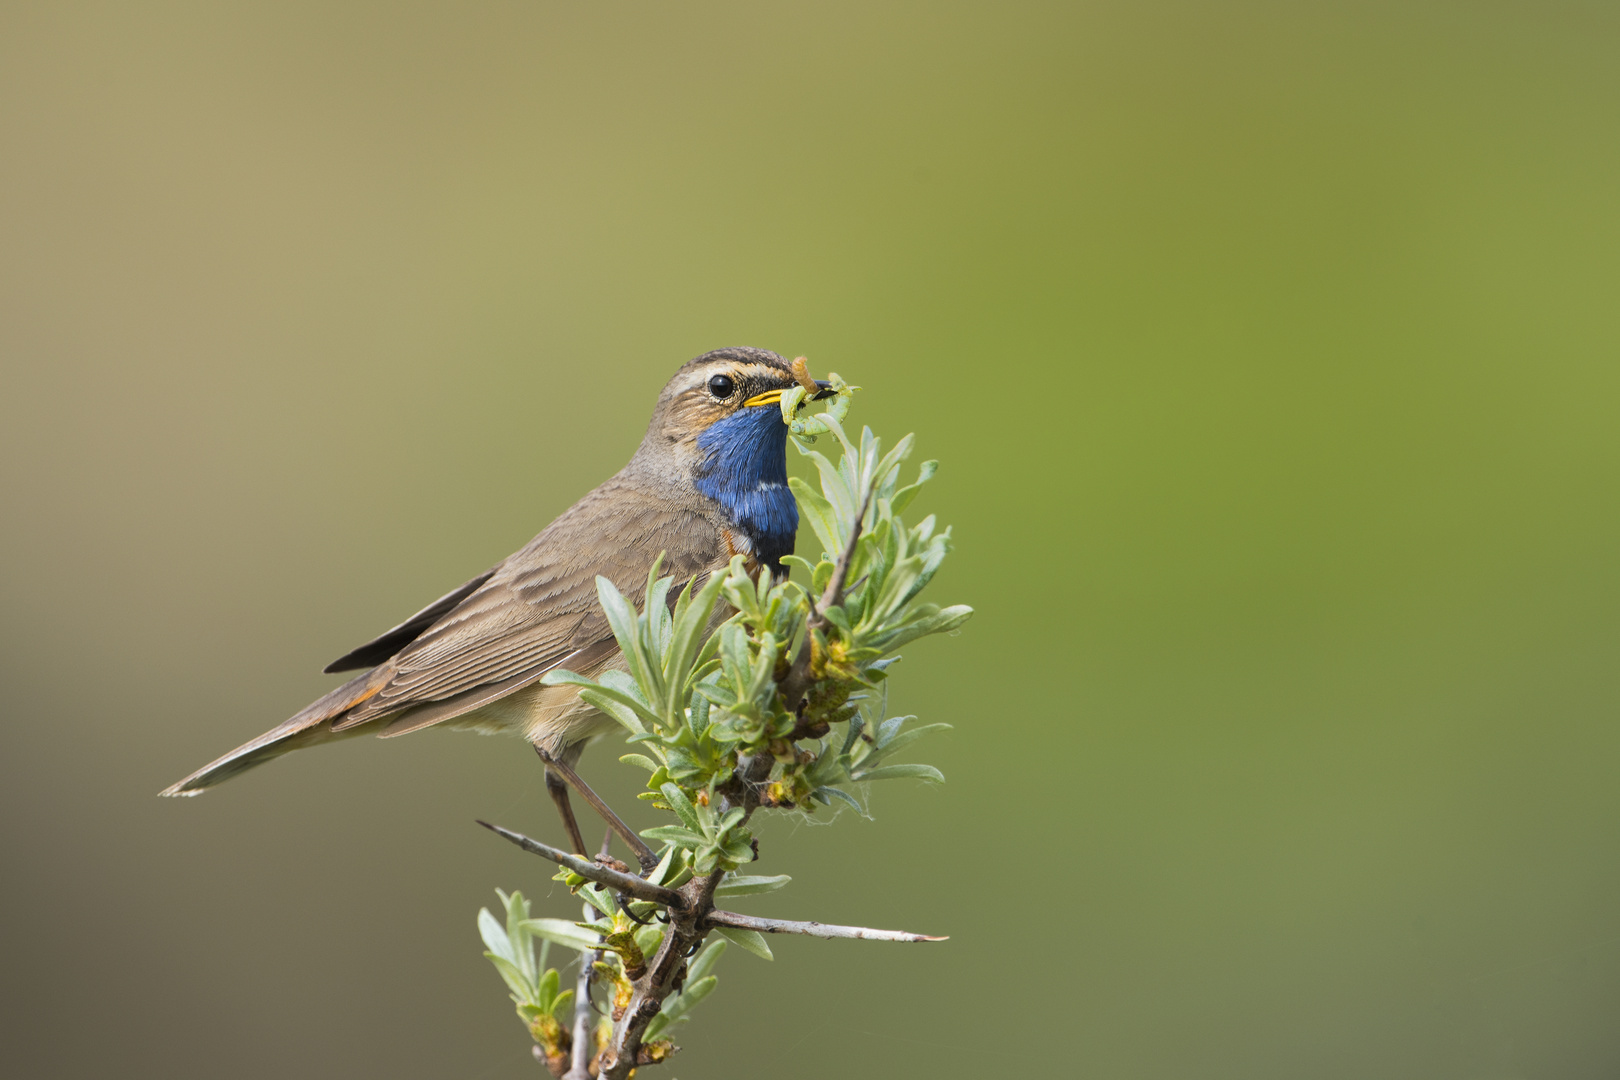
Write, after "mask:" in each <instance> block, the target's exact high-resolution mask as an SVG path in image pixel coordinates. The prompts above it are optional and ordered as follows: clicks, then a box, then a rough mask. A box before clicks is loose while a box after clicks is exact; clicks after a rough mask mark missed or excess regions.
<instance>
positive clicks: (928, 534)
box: [479, 358, 972, 1080]
mask: <svg viewBox="0 0 1620 1080" xmlns="http://www.w3.org/2000/svg"><path fill="white" fill-rule="evenodd" d="M794 376H795V378H796V380H797V381H798V385H797V386H794V387H792V388H790V389H789V390H788V391H787V392H786V393H784V395H783V398H782V409H783V415H784V418H791V421H790V422H791V424H792V425H794V426H793V427H792V430H793V432H794V434H795V435H796V436H802V437H803V438H804V439H805V440H807V439H808V438H809V437H811V436H814V435H817V434H831V435H833V436H834V437H835V438H836V440H837V442H838V444H839V447H840V449H841V451H842V453H841V454H840V455H839V457H838V460H837V461H836V462H835V461H833V460H832V459H830V458H828V457H826V456H824V455H823V454H820V453H817V452H816V451H815V450H813V449H810V448H809V447H807V446H806V445H804V443H803V441H801V440H799V439H796V440H795V445H796V446H798V447H799V449H800V451H801V453H803V454H804V455H805V457H806V458H807V459H808V460H809V462H810V463H811V464H812V465H813V467H814V470H815V473H816V475H817V479H818V481H819V483H818V484H817V485H816V486H812V485H811V484H809V483H806V482H805V481H804V480H801V479H799V478H792V479H790V481H789V483H790V485H791V487H792V490H793V493H794V496H795V498H796V499H797V501H798V505H799V508H800V511H801V513H802V515H803V518H804V520H805V521H806V523H807V524H808V525H809V526H810V528H811V529H812V530H813V531H814V533H815V536H816V540H817V541H818V542H819V546H820V547H821V554H820V557H819V558H817V559H815V560H814V561H812V560H810V559H807V558H803V557H799V556H791V555H790V556H787V557H786V558H785V559H784V560H783V561H784V563H785V564H787V565H788V566H790V567H791V568H792V572H793V577H794V578H796V579H797V580H789V579H785V578H784V579H773V578H772V576H771V575H769V574H761V575H759V576H758V577H752V576H750V575H749V573H748V570H747V567H746V565H745V563H744V560H743V559H742V558H741V557H738V558H736V559H734V560H733V561H732V562H731V564H730V565H729V566H727V567H726V568H725V569H724V570H723V571H721V572H717V573H714V574H711V575H709V576H708V577H707V578H700V579H698V580H695V581H690V582H686V583H684V587H682V588H680V589H678V590H677V589H676V588H675V582H674V581H673V580H672V579H671V578H670V577H667V576H665V577H660V576H659V568H658V567H656V566H655V567H654V569H653V572H652V573H651V574H650V575H649V578H648V581H647V586H646V589H645V592H644V595H643V596H642V597H641V598H640V600H641V603H640V604H639V605H638V604H637V603H634V602H632V600H631V599H630V598H628V597H626V596H624V595H622V594H621V593H620V592H619V590H618V589H617V588H615V587H614V586H613V584H612V583H611V582H609V581H607V580H606V579H605V578H598V579H597V595H598V599H599V601H600V603H601V606H602V609H603V612H604V613H605V614H606V616H607V619H608V622H609V624H610V625H611V627H612V629H613V634H614V637H615V638H616V639H617V641H618V644H619V647H620V650H621V653H622V655H623V657H624V662H625V670H623V671H608V672H605V673H603V674H602V675H601V676H600V677H599V678H598V679H594V680H593V679H588V678H585V677H583V676H580V675H577V674H574V673H572V672H565V671H555V672H552V673H551V674H549V675H547V676H546V677H545V682H547V683H548V684H551V685H573V686H577V687H578V688H579V693H580V697H581V698H582V699H583V700H584V701H586V702H588V703H590V704H591V705H594V706H596V707H597V708H598V709H600V710H601V711H602V712H603V713H605V714H606V715H608V716H610V717H612V718H613V719H614V720H615V721H617V722H618V723H619V724H620V725H621V726H622V727H623V728H624V730H625V734H626V736H627V739H628V741H629V743H630V744H631V747H630V749H631V752H630V753H627V754H625V755H624V756H623V757H622V758H620V760H621V761H623V762H624V763H626V764H629V765H634V766H637V767H638V768H641V769H643V770H645V771H646V773H647V785H646V790H645V791H644V792H642V794H641V798H642V799H643V800H644V801H645V802H646V803H647V804H648V806H649V808H650V809H652V810H656V811H659V812H661V813H663V814H664V815H666V816H665V818H664V820H663V821H662V822H661V823H659V824H657V825H655V826H653V827H651V828H646V829H643V830H642V831H641V832H640V838H641V839H640V840H638V841H637V844H638V845H641V846H642V849H643V850H642V856H643V858H642V867H643V869H642V872H641V873H640V874H635V873H630V872H628V868H627V867H626V866H625V864H623V863H620V862H618V861H617V860H614V859H611V858H607V857H606V856H605V854H604V856H603V857H602V858H599V859H598V860H596V861H591V860H586V859H581V858H579V857H577V856H573V855H569V854H567V853H565V852H563V851H561V850H559V849H557V848H553V847H551V846H549V845H547V844H544V843H541V842H539V841H535V840H531V839H529V838H528V837H525V836H522V835H520V834H518V833H514V832H511V831H510V830H507V829H502V828H500V827H498V826H493V825H492V826H490V828H491V829H493V830H494V831H495V832H497V833H499V834H500V835H501V836H503V837H505V838H506V839H508V840H510V841H511V842H513V843H515V844H518V845H519V846H521V847H523V848H524V849H525V850H527V851H530V852H532V853H534V854H537V855H540V856H542V857H543V858H546V859H548V860H550V861H552V862H554V863H557V864H559V866H561V867H562V869H561V871H560V873H559V874H558V880H560V881H563V882H565V883H566V884H567V885H568V887H569V888H570V889H572V890H573V891H574V892H575V893H576V895H577V896H578V897H579V898H580V899H581V900H583V901H584V903H585V918H584V919H583V920H582V921H580V922H572V921H566V920H563V919H531V918H529V917H528V915H527V904H526V902H524V904H523V906H522V910H521V911H519V912H517V913H516V914H512V913H511V912H512V911H513V910H514V909H512V908H511V904H512V903H513V902H514V900H515V899H520V898H516V895H515V894H514V897H513V898H508V897H505V896H504V895H503V897H502V900H503V903H506V904H508V906H509V915H508V919H507V923H508V926H507V927H506V928H504V929H503V928H501V927H500V925H499V923H498V922H497V921H496V920H495V919H494V917H493V916H489V915H488V913H487V912H486V913H484V914H483V915H481V916H480V920H479V926H480V929H481V930H482V931H483V932H484V935H485V941H486V943H488V944H489V946H490V952H489V953H488V954H487V955H489V956H490V958H491V962H492V963H495V964H496V967H497V968H498V969H499V970H500V971H501V975H502V977H503V978H504V979H506V980H507V984H508V986H509V987H510V988H511V989H512V992H513V1000H514V1002H516V1003H517V1005H518V1009H519V1015H520V1016H522V1017H523V1018H524V1020H525V1024H526V1026H527V1027H528V1029H529V1031H530V1034H531V1035H532V1036H533V1038H534V1040H535V1043H536V1051H535V1053H536V1057H537V1058H538V1059H539V1060H540V1061H541V1062H542V1063H543V1064H545V1065H546V1067H547V1068H548V1069H550V1070H551V1072H552V1073H553V1075H555V1076H563V1075H565V1070H566V1075H567V1076H568V1077H570V1078H571V1080H586V1078H588V1077H589V1076H592V1075H597V1074H600V1076H601V1077H603V1078H606V1080H623V1078H624V1077H626V1076H627V1075H628V1074H629V1072H630V1071H631V1070H632V1069H636V1068H638V1067H642V1066H646V1065H650V1064H654V1063H656V1062H659V1061H662V1060H664V1059H665V1058H667V1057H668V1056H669V1055H670V1054H671V1053H673V1052H674V1051H675V1049H676V1047H675V1045H674V1043H673V1042H671V1041H670V1039H669V1036H670V1035H671V1034H673V1033H674V1031H675V1030H676V1029H677V1028H678V1027H680V1026H681V1025H683V1024H685V1023H687V1022H688V1021H689V1019H690V1017H691V1013H692V1011H693V1009H694V1008H695V1007H696V1006H697V1005H698V1004H699V1003H700V1002H702V1001H703V1000H704V999H706V998H707V997H708V996H709V995H711V994H712V993H713V992H714V989H715V987H716V985H717V977H716V976H715V975H714V973H713V969H714V966H715V963H716V962H717V961H718V960H719V958H720V956H721V954H722V953H723V952H724V950H725V948H726V946H727V944H728V943H729V944H732V945H736V946H737V947H738V948H740V949H742V950H743V951H745V952H749V953H752V954H753V955H755V956H758V957H760V958H762V959H766V960H768V959H770V958H771V955H772V954H771V949H770V946H769V945H768V944H767V942H766V935H768V934H781V933H788V934H804V935H809V936H813V937H823V938H853V939H863V940H881V941H911V942H920V941H937V940H942V939H939V938H931V937H928V936H926V935H922V934H914V933H907V932H901V931H891V930H874V929H870V928H866V927H858V926H834V925H829V924H825V923H820V922H814V921H793V920H783V919H765V918H760V917H757V916H753V915H746V914H742V913H739V912H734V911H726V910H722V909H721V908H720V907H719V906H718V905H719V904H721V903H727V904H729V903H730V902H731V901H732V900H733V899H734V898H736V899H744V898H746V897H749V896H752V895H757V894H760V893H765V892H771V891H775V890H777V889H780V888H782V887H783V886H785V885H787V884H788V882H789V880H790V879H789V877H788V876H787V875H786V874H774V875H770V874H761V873H744V872H743V868H744V867H745V866H748V867H749V868H750V869H752V865H751V864H754V863H755V862H756V861H757V860H759V859H760V858H761V852H760V851H759V848H758V843H757V840H756V838H755V836H754V833H753V830H752V829H751V827H750V822H751V819H752V817H753V815H754V814H755V813H756V812H758V811H759V810H761V809H764V810H769V811H775V812H793V813H804V814H810V813H816V812H819V810H820V809H822V808H831V807H837V806H840V805H847V806H850V807H853V808H854V809H855V810H856V811H857V812H860V813H863V814H864V813H865V802H864V800H865V797H866V792H867V790H868V787H869V785H870V784H871V782H873V781H877V780H891V779H908V778H909V779H918V780H925V781H934V782H938V781H942V780H943V779H944V777H943V776H942V775H941V774H940V772H939V770H938V769H935V768H934V767H933V766H931V765H925V764H921V763H917V762H910V761H899V760H896V759H897V758H900V757H901V756H902V755H903V753H904V752H908V751H910V750H911V749H912V748H913V746H914V744H915V743H916V741H917V740H918V739H920V738H921V737H922V736H923V735H925V734H928V733H930V732H933V731H938V730H941V729H943V728H945V727H947V726H948V725H945V724H941V723H933V724H920V725H919V724H916V723H913V720H914V718H913V717H909V716H889V715H887V712H888V710H887V690H888V686H889V680H890V679H891V677H892V672H893V665H894V664H895V662H896V661H897V660H899V658H900V657H899V653H898V650H899V649H901V648H902V647H904V646H906V645H908V644H910V643H911V642H913V641H915V640H917V639H919V638H921V637H924V636H928V635H932V634H940V633H945V632H949V631H954V630H955V629H956V628H958V627H960V626H961V625H962V623H964V622H965V621H966V620H967V619H968V617H969V616H970V615H971V614H972V610H971V609H970V608H967V607H965V606H961V605H957V606H951V607H939V606H937V605H935V604H931V603H927V602H925V601H923V599H922V598H921V594H922V592H923V591H924V590H925V589H926V588H927V586H928V585H929V584H930V582H931V581H932V579H933V577H934V575H935V573H936V572H937V571H938V570H939V568H940V566H941V564H942V562H943V561H944V559H945V556H946V555H947V554H949V552H950V530H949V529H942V528H940V527H938V525H937V524H936V522H935V520H934V519H933V518H932V517H925V518H923V519H922V520H921V521H919V522H917V523H916V524H907V522H906V521H905V520H904V519H903V517H902V515H903V514H904V513H905V512H906V511H907V509H908V508H909V507H910V505H911V503H912V502H913V500H914V499H915V498H916V496H917V495H918V493H919V491H920V490H921V488H922V486H923V485H924V484H925V483H926V482H927V481H928V480H929V479H930V478H931V477H932V476H933V475H934V472H935V463H934V462H931V461H930V462H925V463H923V465H922V466H921V468H920V469H918V471H917V472H916V473H915V474H914V475H913V476H912V477H911V479H910V482H907V481H906V480H905V479H904V478H903V477H902V469H903V466H904V465H905V463H906V461H907V459H908V458H909V457H910V455H911V451H912V447H913V443H914V440H913V438H912V437H911V436H909V435H908V436H907V437H906V438H904V439H902V440H900V442H899V443H898V444H896V445H895V447H894V448H893V449H892V450H889V451H888V452H886V453H885V452H884V450H883V448H882V446H881V444H880V443H879V441H878V439H877V438H876V437H875V436H874V435H873V434H872V433H871V431H869V430H865V431H862V432H861V435H860V438H859V440H858V441H857V440H854V439H851V438H850V437H849V436H848V435H847V434H846V433H845V431H844V428H843V425H842V421H843V418H844V416H845V414H846V413H847V411H848V407H849V401H850V395H851V394H852V393H853V392H854V390H855V388H854V387H851V386H849V385H848V384H846V383H845V382H844V381H843V380H842V379H840V378H839V377H838V376H836V375H833V376H832V377H831V378H830V379H829V382H830V383H831V384H832V388H833V391H834V393H833V395H832V400H831V403H830V405H829V407H828V409H827V411H826V412H824V413H821V414H820V415H817V416H813V417H805V418H802V419H801V418H798V417H797V415H796V410H797V408H798V406H799V405H800V404H801V403H803V402H804V400H805V399H806V398H807V397H809V396H811V395H812V394H813V393H816V392H818V390H817V388H816V384H815V382H814V381H813V380H811V379H810V375H809V371H808V370H807V368H806V366H805V365H804V364H803V362H802V358H801V360H800V361H796V362H795V365H794ZM790 399H791V400H790ZM824 400H825V399H824ZM672 595H673V603H672V602H671V596H672ZM722 600H723V601H724V602H725V605H726V608H727V609H729V610H730V612H731V614H730V617H729V618H726V619H725V620H724V621H723V622H722V623H721V625H719V626H718V627H717V628H716V629H714V630H713V631H712V632H711V631H710V630H709V627H710V625H711V623H712V622H713V621H714V618H713V617H714V613H715V612H716V610H717V609H720V604H721V601H722ZM569 782H570V783H571V784H574V785H576V788H584V787H585V785H584V784H583V781H581V780H579V778H578V777H577V776H575V777H573V778H572V779H571V780H570V781H569ZM591 800H594V801H591ZM587 801H591V805H592V806H593V807H595V808H597V810H598V812H599V813H601V814H602V815H603V817H604V820H608V821H609V822H610V824H612V823H616V825H615V827H616V828H619V829H622V830H624V831H628V830H629V826H627V825H625V824H624V822H623V821H622V820H621V819H619V818H618V815H617V814H614V813H613V812H612V810H611V809H610V808H607V807H606V804H605V803H601V801H600V799H599V798H596V797H595V795H594V793H592V794H591V797H590V799H588V800H587ZM631 839H635V837H634V835H632V837H631ZM643 842H644V843H643ZM654 859H656V865H651V864H652V862H653V861H654ZM514 919H515V922H514ZM514 927H515V929H514ZM497 931H499V932H497ZM524 934H526V935H527V937H525V938H523V939H522V941H521V942H520V940H519V935H524ZM533 941H542V942H545V943H546V944H544V945H543V946H542V953H541V959H540V960H539V961H538V962H536V961H535V959H534V957H533V955H532V944H529V943H531V942H533ZM556 944H560V945H563V946H564V947H565V948H568V949H571V950H575V951H577V952H578V953H580V955H581V963H582V968H580V969H578V970H581V971H582V973H583V974H584V975H585V976H588V977H587V978H582V979H580V980H579V981H578V982H577V983H576V985H577V986H578V987H580V988H581V989H582V991H583V992H582V993H580V994H579V995H578V996H576V998H575V999H574V1000H573V1002H572V1005H573V1008H574V1022H573V1031H572V1033H571V1032H570V1031H569V1030H568V1028H567V1025H566V1023H565V1022H564V1020H563V1017H562V1015H561V1013H562V1011H563V1008H564V1005H563V1002H564V1000H565V996H566V995H564V994H562V993H559V992H558V991H557V989H556V988H557V986H558V983H559V979H560V976H559V975H558V972H557V971H556V970H553V969H550V968H547V967H546V966H545V955H546V953H545V950H546V949H549V948H550V946H551V945H556ZM497 945H500V947H497ZM525 947H528V948H530V949H531V953H530V955H529V956H528V959H527V960H526V961H525V960H524V959H523V958H522V957H521V956H520V955H519V954H520V953H521V952H522V951H523V948H525ZM525 964H527V966H526V967H525ZM581 1033H583V1034H581Z"/></svg>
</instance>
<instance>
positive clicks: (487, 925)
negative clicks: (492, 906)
mask: <svg viewBox="0 0 1620 1080" xmlns="http://www.w3.org/2000/svg"><path fill="white" fill-rule="evenodd" d="M478 936H479V937H481V938H483V939H484V944H485V945H486V946H487V947H488V948H489V951H490V952H492V953H494V954H495V955H496V956H499V957H501V958H502V959H503V960H505V961H506V962H507V963H512V964H515V963H517V957H515V956H513V955H512V942H511V941H510V940H509V939H508V938H507V936H506V928H505V927H503V926H501V924H500V921H499V920H498V919H496V918H495V916H493V915H491V914H490V913H489V908H479V909H478Z"/></svg>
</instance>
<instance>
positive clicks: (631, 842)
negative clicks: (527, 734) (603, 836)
mask: <svg viewBox="0 0 1620 1080" xmlns="http://www.w3.org/2000/svg"><path fill="white" fill-rule="evenodd" d="M534 752H535V753H537V754H539V755H540V760H541V761H543V762H545V763H546V785H547V787H550V785H551V783H552V778H553V776H560V777H561V778H562V780H561V781H560V782H559V783H558V788H562V785H563V784H564V783H566V784H567V785H568V787H571V788H573V789H574V790H575V791H577V792H579V794H580V797H581V798H582V799H584V800H585V801H586V802H588V803H590V804H591V809H592V810H595V811H596V812H597V813H598V814H600V815H602V820H603V821H605V822H607V823H608V827H609V828H611V829H612V830H613V831H614V832H616V833H618V834H619V839H621V840H623V841H624V842H625V844H626V845H628V846H629V848H630V850H631V851H633V852H635V853H636V860H637V861H638V862H640V863H641V872H642V873H643V874H647V873H649V872H650V871H651V870H652V869H653V868H654V867H656V866H657V865H658V856H657V855H656V854H654V852H653V849H652V848H650V847H648V846H647V842H646V841H645V840H643V839H642V838H641V837H639V836H637V835H636V831H635V830H634V829H632V828H631V827H630V826H628V825H626V824H625V823H624V819H623V818H621V817H620V816H619V815H618V814H615V813H614V812H613V808H612V807H611V806H609V805H608V804H607V803H605V802H603V801H602V796H600V795H598V794H597V793H596V792H594V791H592V790H591V786H590V785H589V784H587V783H586V782H585V781H583V780H581V779H580V778H579V774H578V773H576V772H575V771H574V770H573V769H570V768H569V767H568V766H567V765H565V764H563V762H562V761H560V760H559V759H558V758H556V757H554V756H552V755H551V754H549V753H547V752H546V751H545V749H544V748H542V747H540V746H538V745H537V746H536V747H535V748H534ZM558 788H551V797H552V798H553V799H556V800H557V807H558V809H560V810H561V811H562V814H563V819H564V820H565V821H567V822H568V823H569V828H570V829H571V830H572V832H573V835H574V836H578V835H579V834H578V829H579V826H577V825H575V824H573V811H572V810H571V809H569V806H568V790H567V788H562V793H561V795H559V794H558ZM575 842H576V843H577V842H578V841H575ZM581 850H583V849H581Z"/></svg>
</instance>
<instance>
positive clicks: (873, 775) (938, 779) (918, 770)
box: [854, 765, 945, 784]
mask: <svg viewBox="0 0 1620 1080" xmlns="http://www.w3.org/2000/svg"><path fill="white" fill-rule="evenodd" d="M906 777H916V778H917V779H919V780H932V781H934V782H935V783H939V784H943V783H944V782H945V774H944V773H942V772H940V771H939V770H938V769H936V768H934V767H933V766H932V765H882V766H879V767H878V768H876V769H872V770H871V771H869V772H863V773H861V774H860V775H858V776H856V777H854V779H856V780H858V781H860V782H861V783H863V784H864V783H866V782H867V781H868V780H900V779H904V778H906Z"/></svg>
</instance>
